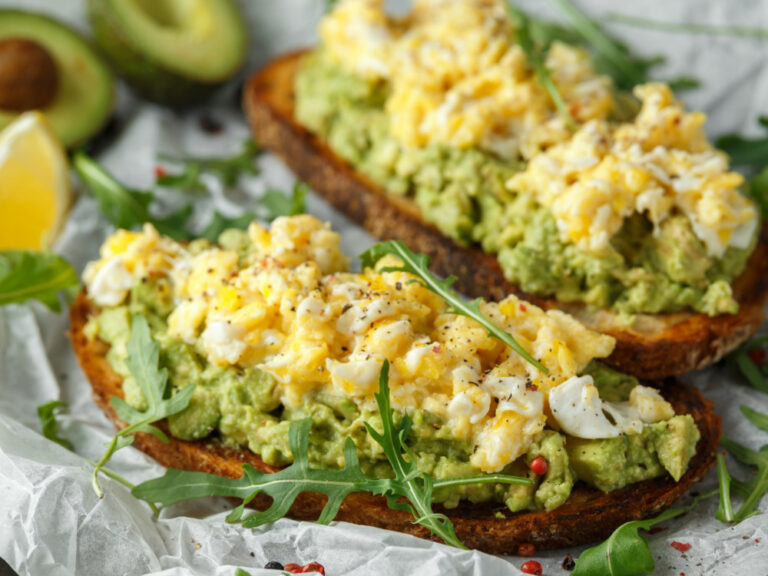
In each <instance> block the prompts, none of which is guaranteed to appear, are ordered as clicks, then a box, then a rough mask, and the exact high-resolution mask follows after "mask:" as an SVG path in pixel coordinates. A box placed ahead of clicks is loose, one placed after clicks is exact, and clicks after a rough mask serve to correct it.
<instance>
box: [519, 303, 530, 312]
mask: <svg viewBox="0 0 768 576" xmlns="http://www.w3.org/2000/svg"><path fill="white" fill-rule="evenodd" d="M526 310H528V308H526V307H525V304H520V312H525V311H526Z"/></svg>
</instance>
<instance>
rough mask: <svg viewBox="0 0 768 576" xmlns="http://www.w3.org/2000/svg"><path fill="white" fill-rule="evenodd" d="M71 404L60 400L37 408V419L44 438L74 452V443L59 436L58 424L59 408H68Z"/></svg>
mask: <svg viewBox="0 0 768 576" xmlns="http://www.w3.org/2000/svg"><path fill="white" fill-rule="evenodd" d="M68 406H69V404H67V403H66V402H62V401H60V400H52V401H51V402H47V403H46V404H41V405H40V406H38V407H37V418H38V420H40V427H41V428H42V431H43V436H45V437H46V438H48V440H52V441H53V442H56V443H57V444H59V445H60V446H63V447H64V448H66V449H67V450H72V443H71V442H70V441H69V440H67V439H66V438H62V437H61V436H59V426H58V423H57V422H56V412H57V410H58V409H59V408H66V407H68Z"/></svg>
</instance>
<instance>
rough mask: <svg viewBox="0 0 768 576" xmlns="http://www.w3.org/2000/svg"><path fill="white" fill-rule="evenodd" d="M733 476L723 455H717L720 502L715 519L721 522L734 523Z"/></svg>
mask: <svg viewBox="0 0 768 576" xmlns="http://www.w3.org/2000/svg"><path fill="white" fill-rule="evenodd" d="M731 479H732V478H731V475H730V474H728V468H727V467H726V465H725V458H723V455H722V454H718V455H717V485H718V492H719V493H720V502H719V503H718V505H717V513H716V514H715V518H717V519H718V520H720V521H721V522H733V517H734V515H733V504H732V503H731Z"/></svg>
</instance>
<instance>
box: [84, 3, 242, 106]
mask: <svg viewBox="0 0 768 576" xmlns="http://www.w3.org/2000/svg"><path fill="white" fill-rule="evenodd" d="M88 14H89V17H90V21H91V27H92V28H93V33H94V37H95V39H96V42H98V44H99V45H100V46H101V48H102V50H103V51H104V53H105V54H106V55H107V57H108V58H109V60H110V61H111V62H112V65H113V67H114V68H115V70H116V71H117V73H118V74H119V75H120V76H122V77H123V78H124V79H125V80H126V82H128V84H129V85H130V86H131V87H132V88H133V89H134V90H135V91H136V92H137V93H138V94H140V95H142V96H143V97H144V98H146V99H148V100H151V101H153V102H157V103H158V104H163V105H166V106H173V107H184V106H189V105H193V104H197V103H200V102H202V101H203V100H205V99H206V98H208V97H209V96H210V95H211V94H212V93H213V92H214V91H215V90H216V89H217V88H218V87H219V86H221V85H222V84H223V83H224V82H226V81H227V80H229V79H230V78H232V77H233V76H234V75H235V74H237V72H238V71H239V70H240V68H241V66H242V65H243V62H244V60H245V56H246V51H247V47H248V36H247V33H246V30H245V26H244V24H243V16H242V14H241V13H240V11H239V9H238V8H237V6H236V5H235V3H234V2H233V1H232V0H88Z"/></svg>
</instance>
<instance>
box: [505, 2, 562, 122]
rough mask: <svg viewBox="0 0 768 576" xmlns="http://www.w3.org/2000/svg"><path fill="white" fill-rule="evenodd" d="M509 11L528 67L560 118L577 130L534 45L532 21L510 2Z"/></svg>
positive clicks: (508, 4) (541, 55) (541, 54)
mask: <svg viewBox="0 0 768 576" xmlns="http://www.w3.org/2000/svg"><path fill="white" fill-rule="evenodd" d="M507 11H508V13H509V16H510V18H511V19H512V22H513V23H514V24H515V35H516V38H517V43H518V44H519V45H520V48H522V49H523V52H525V55H526V57H527V58H528V65H529V66H530V67H531V68H532V69H533V71H534V72H535V73H536V80H537V81H538V83H539V85H540V86H541V87H542V88H544V90H546V92H547V93H548V94H549V97H550V98H551V99H552V102H553V103H554V105H555V108H556V109H557V112H558V114H560V117H561V118H562V119H563V121H564V122H565V123H566V125H567V126H568V128H570V129H571V130H576V128H577V126H576V122H575V121H574V119H573V116H571V113H570V111H569V110H568V106H566V104H565V101H564V100H563V95H562V94H561V93H560V89H559V88H558V87H557V84H555V81H554V80H553V79H552V75H551V74H550V73H549V69H548V68H547V66H546V63H545V61H544V56H543V53H542V50H541V49H538V48H537V47H536V45H535V44H534V40H533V34H534V32H533V30H532V24H531V19H530V18H529V17H528V16H527V15H526V14H525V13H523V12H522V11H521V10H519V9H518V8H516V7H514V6H513V5H512V4H510V3H509V2H507ZM541 30H542V29H541V28H539V33H541ZM553 30H554V29H550V30H549V32H550V33H551V32H553ZM559 33H562V31H559Z"/></svg>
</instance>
